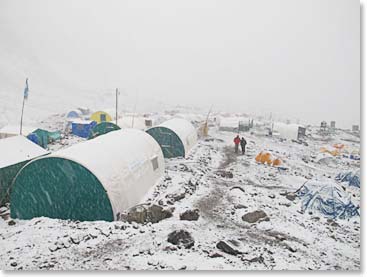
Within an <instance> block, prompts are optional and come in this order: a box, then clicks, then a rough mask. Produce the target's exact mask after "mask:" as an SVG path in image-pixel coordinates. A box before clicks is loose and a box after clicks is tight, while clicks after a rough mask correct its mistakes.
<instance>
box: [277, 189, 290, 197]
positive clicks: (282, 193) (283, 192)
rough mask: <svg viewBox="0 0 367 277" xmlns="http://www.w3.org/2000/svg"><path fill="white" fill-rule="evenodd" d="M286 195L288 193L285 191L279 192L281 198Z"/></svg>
mask: <svg viewBox="0 0 367 277" xmlns="http://www.w3.org/2000/svg"><path fill="white" fill-rule="evenodd" d="M287 194H288V192H287V191H286V190H282V191H280V192H279V195H281V196H286V195H287Z"/></svg>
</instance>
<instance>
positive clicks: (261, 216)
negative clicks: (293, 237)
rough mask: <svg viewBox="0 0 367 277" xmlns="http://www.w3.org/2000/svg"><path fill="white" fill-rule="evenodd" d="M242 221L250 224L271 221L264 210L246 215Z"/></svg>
mask: <svg viewBox="0 0 367 277" xmlns="http://www.w3.org/2000/svg"><path fill="white" fill-rule="evenodd" d="M242 220H243V221H246V222H248V223H255V222H257V221H260V220H261V221H269V217H268V215H267V214H266V213H265V212H264V211H263V210H257V211H254V212H249V213H246V214H244V215H243V216H242Z"/></svg>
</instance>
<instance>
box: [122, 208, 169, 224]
mask: <svg viewBox="0 0 367 277" xmlns="http://www.w3.org/2000/svg"><path fill="white" fill-rule="evenodd" d="M171 216H172V212H171V211H170V210H168V209H163V208H162V207H161V206H158V205H146V204H141V205H137V206H135V207H133V208H131V209H130V210H129V211H128V213H127V216H126V221H128V222H136V223H146V222H151V223H157V222H159V221H161V220H163V219H165V218H169V217H171Z"/></svg>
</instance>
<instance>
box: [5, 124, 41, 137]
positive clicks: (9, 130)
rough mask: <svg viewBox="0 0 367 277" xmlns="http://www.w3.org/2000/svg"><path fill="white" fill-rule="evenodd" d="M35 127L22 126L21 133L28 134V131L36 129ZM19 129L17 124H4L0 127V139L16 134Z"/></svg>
mask: <svg viewBox="0 0 367 277" xmlns="http://www.w3.org/2000/svg"><path fill="white" fill-rule="evenodd" d="M36 129H37V127H31V126H23V127H22V135H23V136H28V135H29V134H30V133H32V132H33V131H34V130H36ZM19 131H20V126H19V125H6V126H4V127H3V128H1V129H0V139H1V138H7V137H12V136H18V135H19Z"/></svg>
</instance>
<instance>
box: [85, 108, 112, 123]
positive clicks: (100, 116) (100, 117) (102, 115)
mask: <svg viewBox="0 0 367 277" xmlns="http://www.w3.org/2000/svg"><path fill="white" fill-rule="evenodd" d="M90 120H92V121H95V122H97V124H98V123H101V122H110V121H112V117H111V116H110V115H109V114H108V113H106V112H103V111H98V112H95V113H93V114H92V115H91V116H90Z"/></svg>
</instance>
